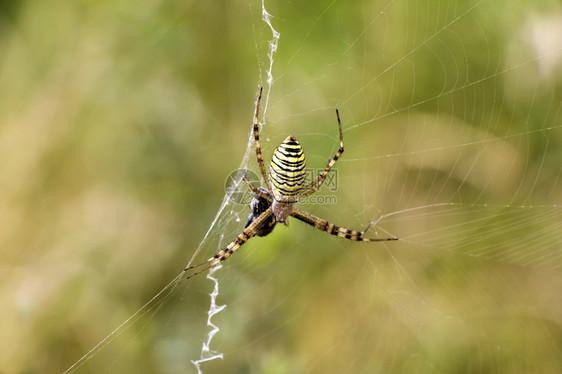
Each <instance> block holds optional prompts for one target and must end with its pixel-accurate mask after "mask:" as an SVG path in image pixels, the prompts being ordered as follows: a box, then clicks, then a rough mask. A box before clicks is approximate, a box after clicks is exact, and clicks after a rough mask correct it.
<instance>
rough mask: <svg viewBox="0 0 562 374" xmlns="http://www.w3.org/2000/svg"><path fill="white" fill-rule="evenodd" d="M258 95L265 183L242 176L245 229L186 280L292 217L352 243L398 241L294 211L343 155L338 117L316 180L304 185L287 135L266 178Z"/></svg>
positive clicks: (298, 155) (296, 149) (299, 152)
mask: <svg viewBox="0 0 562 374" xmlns="http://www.w3.org/2000/svg"><path fill="white" fill-rule="evenodd" d="M262 92H263V87H261V88H260V92H259V95H258V99H257V101H256V111H255V114H254V120H253V124H252V125H253V126H252V129H253V133H254V141H255V145H256V159H257V163H258V166H259V169H260V172H261V174H262V177H263V180H264V182H265V184H266V188H263V187H257V188H256V187H254V186H253V185H252V184H251V183H250V182H249V181H248V179H247V178H246V176H244V181H245V182H246V183H247V184H248V186H249V187H250V189H251V190H252V191H253V192H254V197H253V199H252V201H251V202H250V214H249V215H248V220H247V222H246V227H245V228H244V230H243V231H242V233H241V234H240V235H238V236H237V237H236V239H234V241H233V242H231V243H230V244H229V245H227V246H226V247H225V248H223V249H221V250H220V251H218V252H217V253H216V254H215V255H214V256H212V257H210V258H209V259H207V260H205V261H203V262H201V263H199V264H196V265H194V266H190V267H187V268H186V269H185V271H190V270H195V271H194V272H193V273H191V274H190V275H189V276H188V277H187V278H188V279H189V278H191V277H193V276H195V275H197V274H200V273H202V272H203V271H205V270H208V269H210V268H212V267H214V266H216V265H218V264H219V263H221V262H222V261H224V260H226V259H227V258H229V257H230V256H231V255H232V254H233V253H234V252H236V251H237V250H238V248H240V247H241V246H242V245H244V243H246V242H247V241H248V240H249V239H250V238H252V237H254V236H266V235H269V234H270V233H271V232H272V231H273V229H274V228H275V225H276V224H277V223H283V224H285V225H287V224H288V218H289V217H290V216H292V217H295V218H296V219H298V220H299V221H302V222H304V223H306V224H307V225H310V226H312V227H314V228H316V229H318V230H321V231H325V232H327V233H328V234H330V235H335V236H338V237H340V238H344V239H349V240H352V241H363V242H381V241H389V240H398V238H394V237H390V238H365V237H364V234H365V233H366V232H367V230H368V229H369V226H370V225H371V222H369V224H368V225H367V227H366V228H365V230H363V231H354V230H349V229H346V228H343V227H339V226H336V225H334V224H332V223H330V222H328V221H326V220H324V219H322V218H319V217H316V216H314V215H312V214H310V213H308V212H305V211H302V210H300V209H298V208H295V206H294V204H295V203H296V202H298V201H299V200H300V199H302V198H304V197H307V196H309V195H311V194H313V193H314V192H316V191H317V190H318V189H319V188H320V186H322V183H324V181H325V180H326V177H327V175H328V173H329V172H330V170H331V169H332V167H333V166H334V165H335V164H336V162H337V161H338V159H339V158H340V157H341V155H342V154H343V151H344V148H343V133H342V125H341V120H340V115H339V112H338V110H337V109H336V116H337V119H338V130H339V137H340V147H339V149H338V151H337V152H336V154H335V155H334V157H333V158H332V159H331V160H330V161H329V162H328V164H327V165H326V167H325V168H324V170H323V171H322V172H321V173H320V174H319V175H318V176H317V177H316V178H314V179H313V180H312V181H311V182H310V183H308V184H307V185H304V181H305V177H306V159H305V156H304V151H303V149H302V147H301V145H300V143H299V142H298V141H297V139H295V137H294V136H288V137H287V138H285V140H283V141H282V142H281V144H279V146H278V147H277V148H276V149H275V151H274V152H273V155H272V156H271V161H270V163H269V175H268V173H267V171H266V168H265V164H264V161H263V156H262V152H261V145H260V134H259V122H258V117H259V107H260V101H261V97H262ZM196 269H197V270H196Z"/></svg>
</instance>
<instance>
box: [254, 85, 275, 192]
mask: <svg viewBox="0 0 562 374" xmlns="http://www.w3.org/2000/svg"><path fill="white" fill-rule="evenodd" d="M262 92H263V87H260V93H259V95H258V100H257V102H256V113H255V115H254V140H255V142H256V158H257V160H258V166H259V167H260V171H261V175H262V177H263V180H264V181H265V184H266V186H267V189H268V190H270V191H271V182H270V181H269V178H268V177H267V173H266V171H265V164H264V163H263V156H262V154H261V145H260V129H259V123H258V116H259V113H260V102H261V94H262Z"/></svg>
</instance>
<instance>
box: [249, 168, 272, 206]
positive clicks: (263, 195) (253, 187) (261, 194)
mask: <svg viewBox="0 0 562 374" xmlns="http://www.w3.org/2000/svg"><path fill="white" fill-rule="evenodd" d="M242 179H243V180H244V182H246V184H247V185H248V187H250V189H251V190H252V191H253V192H254V193H255V194H256V195H258V196H259V197H261V198H264V199H266V200H267V201H270V202H271V201H273V199H272V198H271V195H269V194H266V193H265V192H264V191H262V190H260V189H259V188H257V187H255V186H254V185H253V184H252V182H250V181H249V180H248V178H246V173H244V176H243V177H242ZM260 188H261V187H260Z"/></svg>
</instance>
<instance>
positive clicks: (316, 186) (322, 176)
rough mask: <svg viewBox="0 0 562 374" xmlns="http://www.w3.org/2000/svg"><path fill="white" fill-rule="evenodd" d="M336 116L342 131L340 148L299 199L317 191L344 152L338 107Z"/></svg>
mask: <svg viewBox="0 0 562 374" xmlns="http://www.w3.org/2000/svg"><path fill="white" fill-rule="evenodd" d="M336 116H337V118H338V129H339V132H340V149H338V151H337V152H336V154H335V155H334V157H333V158H332V159H331V160H330V161H329V162H328V165H326V168H325V169H324V171H322V172H321V173H320V174H319V175H318V176H317V177H316V178H314V180H313V181H312V182H310V183H309V184H307V185H306V186H304V187H303V188H302V191H304V192H303V193H300V194H299V195H298V199H301V198H303V197H307V196H308V195H311V194H313V193H314V192H316V191H317V190H318V189H319V188H320V186H321V185H322V183H324V180H326V177H327V176H328V173H329V172H330V170H331V169H332V167H333V166H334V164H335V163H336V162H337V161H338V159H339V158H340V157H341V155H342V154H343V133H342V129H341V120H340V112H339V111H338V110H337V109H336Z"/></svg>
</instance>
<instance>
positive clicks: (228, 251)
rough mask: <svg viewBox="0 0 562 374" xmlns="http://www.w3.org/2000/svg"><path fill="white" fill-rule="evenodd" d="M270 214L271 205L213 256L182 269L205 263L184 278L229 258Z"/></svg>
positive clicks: (195, 267) (190, 268) (197, 266)
mask: <svg viewBox="0 0 562 374" xmlns="http://www.w3.org/2000/svg"><path fill="white" fill-rule="evenodd" d="M271 215H272V210H271V207H269V208H268V209H267V210H266V211H264V212H263V213H262V214H261V215H260V216H259V217H258V218H257V219H256V220H255V221H254V222H252V224H251V225H249V226H248V227H246V228H245V229H244V231H242V233H240V235H238V236H237V237H236V239H234V241H232V242H231V243H230V244H229V245H227V246H226V247H225V248H223V249H221V250H220V251H218V252H217V253H216V254H215V255H214V256H213V257H210V258H209V259H207V260H205V261H203V262H201V263H199V264H197V265H193V266H189V267H186V268H185V269H184V271H189V270H194V269H198V268H200V267H201V266H204V265H207V266H205V267H203V268H201V269H199V270H197V271H195V272H194V273H191V274H190V275H188V276H187V278H186V279H189V278H191V277H194V276H196V275H197V274H200V273H202V272H204V271H205V270H208V269H210V268H212V267H213V266H216V265H218V264H219V263H221V262H222V261H224V260H226V259H227V258H229V257H230V256H231V255H232V254H233V253H234V252H236V251H237V250H238V248H240V247H241V246H242V245H244V243H246V242H247V241H248V240H249V239H250V238H252V237H254V236H255V235H256V233H257V232H258V230H257V228H258V226H259V225H260V224H261V223H262V222H264V221H265V220H267V219H268V218H270V217H271Z"/></svg>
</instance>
